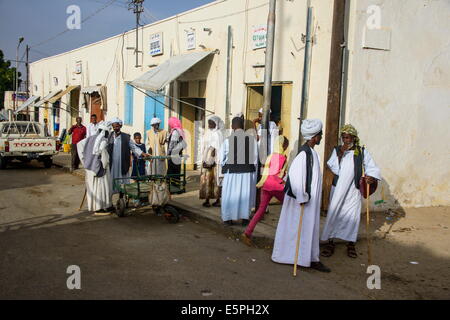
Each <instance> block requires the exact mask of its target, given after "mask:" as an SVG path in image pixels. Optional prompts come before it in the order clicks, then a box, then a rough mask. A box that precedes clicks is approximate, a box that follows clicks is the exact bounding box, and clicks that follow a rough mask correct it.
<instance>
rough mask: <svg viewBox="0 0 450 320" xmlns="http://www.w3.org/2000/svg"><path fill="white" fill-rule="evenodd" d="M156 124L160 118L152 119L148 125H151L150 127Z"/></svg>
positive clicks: (159, 121)
mask: <svg viewBox="0 0 450 320" xmlns="http://www.w3.org/2000/svg"><path fill="white" fill-rule="evenodd" d="M157 123H161V119H160V118H153V119H152V120H151V121H150V125H151V126H152V125H154V124H157Z"/></svg>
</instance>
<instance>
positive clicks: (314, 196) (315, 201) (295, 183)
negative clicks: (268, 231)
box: [272, 119, 330, 272]
mask: <svg viewBox="0 0 450 320" xmlns="http://www.w3.org/2000/svg"><path fill="white" fill-rule="evenodd" d="M301 132H302V135H303V138H304V139H305V140H306V143H305V145H303V146H302V147H301V151H300V153H299V154H298V155H297V157H296V158H295V159H294V160H293V162H292V164H291V167H290V168H289V171H288V176H287V181H286V186H285V193H286V194H285V197H284V201H283V207H282V209H281V214H280V220H279V221H278V226H277V231H276V234H275V242H274V247H273V252H272V260H273V261H274V262H278V263H285V264H294V263H295V255H296V247H297V236H298V232H299V230H298V225H299V220H300V212H301V205H304V214H303V220H302V225H301V237H300V246H299V250H298V261H297V265H300V266H303V267H310V268H312V269H315V270H318V271H321V272H330V269H329V268H327V267H325V266H324V265H323V264H322V263H321V262H320V259H319V255H320V250H319V244H320V243H319V242H320V241H319V236H320V234H319V231H320V230H319V228H320V204H321V196H322V174H321V170H320V159H319V155H318V154H317V152H316V151H315V150H314V146H315V145H318V144H320V141H321V139H322V122H321V121H320V120H318V119H313V120H308V119H306V120H303V122H302V125H301Z"/></svg>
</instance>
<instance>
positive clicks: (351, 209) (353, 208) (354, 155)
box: [321, 125, 381, 258]
mask: <svg viewBox="0 0 450 320" xmlns="http://www.w3.org/2000/svg"><path fill="white" fill-rule="evenodd" d="M341 139H342V142H343V144H342V145H341V146H338V147H336V148H335V149H334V150H333V153H332V155H331V157H330V159H329V160H328V162H327V165H328V167H329V168H330V169H331V171H332V172H333V173H334V175H335V180H334V183H333V184H335V186H333V187H332V189H334V190H333V193H332V196H331V201H330V205H329V208H328V214H327V219H326V222H325V225H324V228H323V232H322V237H321V240H323V241H326V240H328V244H327V245H326V246H325V248H324V250H323V251H322V253H321V254H322V256H324V257H330V256H331V255H333V253H334V247H335V244H334V242H333V239H334V238H337V239H341V240H344V241H347V242H348V243H347V255H348V256H349V257H350V258H356V257H357V253H356V249H355V242H356V240H357V237H358V230H359V223H360V218H361V202H362V201H361V200H362V196H361V192H360V190H359V179H360V177H361V176H362V175H363V169H365V174H366V176H367V180H368V183H369V184H372V183H374V181H375V179H377V180H381V174H380V169H379V168H378V167H377V166H376V164H375V162H374V161H373V159H372V157H371V155H370V153H369V152H368V151H367V150H366V149H365V148H361V147H360V146H359V138H358V132H357V131H356V129H355V128H354V127H353V126H352V125H345V126H344V127H342V128H341ZM358 155H362V157H360V156H358ZM358 162H359V163H358ZM355 166H356V169H357V170H356V171H357V175H358V176H357V177H355Z"/></svg>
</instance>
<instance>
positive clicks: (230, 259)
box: [227, 257, 237, 262]
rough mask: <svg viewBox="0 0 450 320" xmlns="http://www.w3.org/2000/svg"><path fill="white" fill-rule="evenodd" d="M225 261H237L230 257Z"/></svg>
mask: <svg viewBox="0 0 450 320" xmlns="http://www.w3.org/2000/svg"><path fill="white" fill-rule="evenodd" d="M227 260H229V261H232V262H236V261H237V260H236V259H232V258H230V257H227Z"/></svg>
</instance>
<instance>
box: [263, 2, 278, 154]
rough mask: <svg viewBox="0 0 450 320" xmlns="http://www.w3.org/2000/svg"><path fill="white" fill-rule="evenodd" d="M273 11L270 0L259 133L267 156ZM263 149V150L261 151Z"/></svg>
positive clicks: (273, 39)
mask: <svg viewBox="0 0 450 320" xmlns="http://www.w3.org/2000/svg"><path fill="white" fill-rule="evenodd" d="M275 9H276V0H270V4H269V16H268V17H267V40H266V41H267V42H266V57H265V64H264V65H265V68H264V91H263V97H264V103H263V118H262V123H261V129H262V130H261V133H262V137H261V138H262V141H261V147H262V150H266V152H265V153H263V154H266V155H268V152H269V130H268V129H269V114H270V103H271V100H272V69H273V51H274V45H275ZM263 148H265V149H263Z"/></svg>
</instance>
